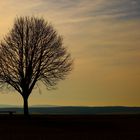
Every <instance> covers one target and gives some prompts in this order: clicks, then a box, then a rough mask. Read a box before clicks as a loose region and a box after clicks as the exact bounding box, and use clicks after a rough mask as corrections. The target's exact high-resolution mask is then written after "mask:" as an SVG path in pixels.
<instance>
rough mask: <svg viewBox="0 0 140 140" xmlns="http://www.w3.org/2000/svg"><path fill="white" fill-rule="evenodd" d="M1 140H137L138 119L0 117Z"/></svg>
mask: <svg viewBox="0 0 140 140" xmlns="http://www.w3.org/2000/svg"><path fill="white" fill-rule="evenodd" d="M0 140H140V115H31V116H30V117H29V118H24V117H23V116H22V115H13V116H10V115H2V114H1V115H0Z"/></svg>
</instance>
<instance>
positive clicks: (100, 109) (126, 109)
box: [0, 105, 140, 115]
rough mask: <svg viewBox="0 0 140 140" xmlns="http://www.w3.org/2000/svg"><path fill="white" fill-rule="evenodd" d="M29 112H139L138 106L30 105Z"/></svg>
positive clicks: (68, 113)
mask: <svg viewBox="0 0 140 140" xmlns="http://www.w3.org/2000/svg"><path fill="white" fill-rule="evenodd" d="M2 110H8V111H10V110H14V111H16V112H17V113H23V108H21V107H16V106H4V105H3V106H0V111H2ZM29 111H30V113H31V114H32V113H36V114H57V115H58V114H61V115H63V114H66V115H70V114H76V115H80V114H81V115H82V114H83V115H84V114H85V115H90V114H91V115H92V114H140V107H123V106H122V107H121V106H112V107H110V106H108V107H82V106H63V107H62V106H32V107H30V108H29Z"/></svg>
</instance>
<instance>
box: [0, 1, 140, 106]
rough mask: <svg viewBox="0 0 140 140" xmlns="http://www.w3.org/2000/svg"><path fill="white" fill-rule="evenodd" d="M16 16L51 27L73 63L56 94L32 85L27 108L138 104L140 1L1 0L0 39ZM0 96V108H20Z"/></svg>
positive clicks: (11, 95) (16, 98) (14, 96)
mask: <svg viewBox="0 0 140 140" xmlns="http://www.w3.org/2000/svg"><path fill="white" fill-rule="evenodd" d="M18 16H37V17H43V18H44V19H45V20H47V21H49V22H50V23H52V24H53V26H54V28H55V29H56V30H57V31H58V33H59V34H60V35H62V36H63V38H64V41H63V42H64V45H65V46H66V47H67V48H68V51H69V52H70V53H71V55H72V58H73V59H74V69H73V71H72V72H71V73H70V74H69V75H68V77H67V79H66V80H64V81H60V82H59V84H58V85H57V90H49V91H48V90H47V89H46V87H45V86H43V85H40V86H39V87H40V88H37V87H36V88H35V89H34V91H33V92H32V94H31V96H30V98H29V105H69V106H75V105H78V106H124V105H125V106H140V0H0V39H2V38H3V36H4V35H5V34H7V33H8V31H9V30H10V29H11V27H12V25H13V22H14V19H15V18H16V17H18ZM0 92H1V94H0V104H9V105H22V98H21V96H20V95H19V94H18V93H17V92H15V91H14V90H11V91H9V90H8V89H4V90H0Z"/></svg>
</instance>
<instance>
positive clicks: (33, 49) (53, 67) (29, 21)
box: [0, 17, 72, 115]
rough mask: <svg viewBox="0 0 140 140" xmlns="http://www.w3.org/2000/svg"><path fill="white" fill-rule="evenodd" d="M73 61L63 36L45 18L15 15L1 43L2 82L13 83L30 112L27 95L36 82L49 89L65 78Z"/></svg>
mask: <svg viewBox="0 0 140 140" xmlns="http://www.w3.org/2000/svg"><path fill="white" fill-rule="evenodd" d="M71 66H72V60H71V57H70V54H69V53H68V52H67V50H66V48H65V47H64V46H63V42H62V37H61V36H59V35H58V34H57V32H56V31H55V30H54V28H53V27H52V25H50V24H48V22H46V21H45V20H44V19H43V18H36V17H19V18H16V20H15V22H14V25H13V28H12V29H11V30H10V32H9V33H8V34H7V35H6V36H5V37H4V39H3V41H1V44H0V85H1V86H4V85H5V84H6V85H8V86H9V85H10V86H11V87H13V88H14V89H15V90H16V91H18V92H19V93H20V94H21V95H22V97H23V100H24V115H28V114H29V112H28V97H29V95H30V94H31V92H32V90H33V88H34V86H35V84H36V82H37V81H42V82H43V83H44V84H45V85H46V86H47V87H48V88H51V87H54V86H55V85H56V84H57V82H58V81H59V80H63V79H65V77H66V75H67V74H68V73H69V71H71Z"/></svg>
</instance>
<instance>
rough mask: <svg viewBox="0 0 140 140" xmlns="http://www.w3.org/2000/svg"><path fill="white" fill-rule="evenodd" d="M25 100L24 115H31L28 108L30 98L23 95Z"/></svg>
mask: <svg viewBox="0 0 140 140" xmlns="http://www.w3.org/2000/svg"><path fill="white" fill-rule="evenodd" d="M23 100H24V116H28V115H29V110H28V98H25V97H23Z"/></svg>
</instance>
